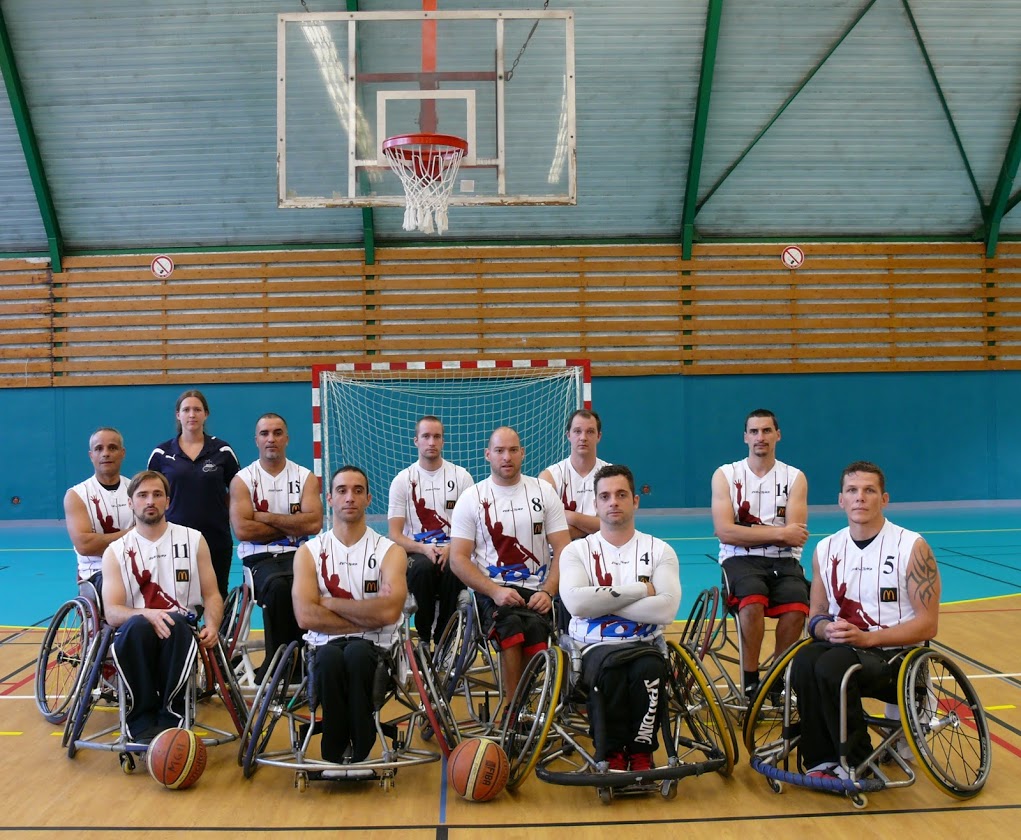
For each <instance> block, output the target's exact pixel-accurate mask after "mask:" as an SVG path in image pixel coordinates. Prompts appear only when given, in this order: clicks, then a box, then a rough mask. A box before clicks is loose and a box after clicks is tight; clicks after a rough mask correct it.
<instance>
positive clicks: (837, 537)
mask: <svg viewBox="0 0 1021 840" xmlns="http://www.w3.org/2000/svg"><path fill="white" fill-rule="evenodd" d="M889 500H890V497H889V494H887V492H886V478H885V477H884V475H883V472H882V470H880V469H879V467H877V466H876V465H875V464H872V463H869V462H867V461H856V462H855V463H853V464H850V465H848V466H847V467H845V468H844V471H843V473H842V474H841V477H840V495H839V496H838V497H837V501H838V503H839V504H840V507H841V508H842V509H843V510H844V512H845V513H846V514H847V527H846V528H844V529H843V530H842V531H839V532H838V533H836V534H834V535H833V536H831V537H827V538H826V539H824V540H822V541H821V542H820V543H819V545H818V546H817V547H816V550H815V556H814V557H813V558H812V569H813V575H812V597H811V611H810V617H809V625H808V627H809V635H810V636H811V637H812V639H813V643H812V644H809V645H806V646H805V647H804V648H802V649H801V650H800V651H799V652H798V653H797V654H796V655H795V657H794V661H793V663H792V666H791V685H792V688H793V689H794V691H795V693H796V696H797V698H798V711H799V714H800V716H801V742H800V745H799V748H800V752H801V759H802V762H803V765H804V767H805V768H806V772H807V773H808V775H810V776H818V777H826V776H835V777H842V776H843V774H844V773H845V772H846V771H845V770H844V766H843V765H841V763H840V760H839V759H840V753H839V745H840V683H841V679H842V678H843V676H844V673H845V672H846V671H847V669H848V668H850V667H851V666H852V665H858V664H860V665H861V666H862V667H861V670H859V671H857V672H855V673H854V674H853V675H852V677H851V679H850V682H849V684H848V687H847V728H848V731H847V762H846V764H847V766H851V767H854V766H856V765H858V764H860V763H861V762H862V761H864V760H865V759H866V758H867V757H868V755H869V753H870V752H871V745H870V739H869V733H868V729H867V727H866V726H865V721H864V713H863V711H862V703H861V698H862V697H863V696H866V697H878V698H880V699H885V700H889V699H890V698H891V697H893V696H894V694H895V693H896V687H897V662H895V661H892V660H894V659H896V658H897V656H898V655H899V654H900V653H901V652H902V651H903V650H904V649H905V648H908V647H913V646H915V645H920V644H922V643H924V642H926V641H928V640H929V639H932V638H933V637H934V636H935V635H936V629H937V625H938V623H939V599H940V578H939V569H938V568H937V566H936V558H935V557H933V554H932V549H931V548H930V547H929V545H928V543H926V541H925V540H924V539H922V537H921V536H920V535H918V534H916V533H914V532H913V531H908V530H906V529H904V528H901V527H899V526H897V525H894V524H893V523H892V522H890V521H889V520H887V519H886V517H885V516H884V513H883V511H884V508H885V507H886V505H887V503H888V502H889ZM898 661H899V660H898Z"/></svg>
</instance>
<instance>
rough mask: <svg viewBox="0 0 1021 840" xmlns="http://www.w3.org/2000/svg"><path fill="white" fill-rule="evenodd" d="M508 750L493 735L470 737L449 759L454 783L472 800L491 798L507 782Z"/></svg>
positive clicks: (449, 769) (449, 768)
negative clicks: (493, 738) (504, 749)
mask: <svg viewBox="0 0 1021 840" xmlns="http://www.w3.org/2000/svg"><path fill="white" fill-rule="evenodd" d="M508 776H510V762H509V761H508V760H507V753H505V752H504V751H503V747H501V746H500V745H499V744H498V743H496V741H493V740H491V739H489V738H466V739H465V740H463V741H462V742H461V743H460V744H458V745H457V746H456V747H454V749H453V750H451V753H450V757H449V758H448V759H447V779H448V780H449V782H450V786H451V787H452V788H453V789H454V790H456V791H457V793H458V794H459V795H460V796H463V797H464V798H465V799H467V800H468V801H469V802H488V801H489V800H490V799H492V798H493V797H494V796H496V795H497V794H498V793H500V791H502V790H503V789H504V788H505V787H506V786H507V778H508Z"/></svg>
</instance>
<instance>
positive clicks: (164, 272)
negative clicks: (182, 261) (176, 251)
mask: <svg viewBox="0 0 1021 840" xmlns="http://www.w3.org/2000/svg"><path fill="white" fill-rule="evenodd" d="M149 268H150V269H152V273H153V276H155V277H159V278H160V279H161V280H165V279H166V278H168V277H169V276H170V275H171V274H173V273H174V261H173V260H172V259H171V258H170V257H168V256H167V255H166V254H160V255H159V256H158V257H153V260H152V262H151V263H149Z"/></svg>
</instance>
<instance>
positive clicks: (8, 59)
mask: <svg viewBox="0 0 1021 840" xmlns="http://www.w3.org/2000/svg"><path fill="white" fill-rule="evenodd" d="M0 73H2V75H3V77H4V83H5V84H6V86H7V96H8V98H9V99H10V101H11V111H13V113H14V123H15V125H16V126H17V128H18V137H20V138H21V148H22V151H23V152H24V154H25V163H26V165H27V167H28V174H29V177H30V178H31V179H32V188H33V189H34V190H35V199H36V203H37V204H38V206H39V215H40V217H42V222H43V229H44V230H45V231H46V242H47V243H48V245H49V252H50V267H51V268H52V269H53V271H55V272H57V273H59V272H61V271H62V270H63V268H62V266H61V258H62V256H63V251H64V241H63V237H61V235H60V223H59V221H58V220H57V211H56V208H55V207H54V206H53V197H52V196H51V195H50V185H49V183H48V182H47V180H46V172H45V170H44V169H43V160H42V155H41V154H40V153H39V144H38V143H37V142H36V139H35V131H34V130H33V129H32V117H31V115H30V114H29V110H28V103H27V102H26V101H25V89H24V88H23V87H22V86H21V76H20V74H19V73H18V67H17V64H16V63H15V61H14V49H13V47H12V46H11V38H10V33H8V31H7V23H6V21H5V20H4V14H3V10H2V9H0Z"/></svg>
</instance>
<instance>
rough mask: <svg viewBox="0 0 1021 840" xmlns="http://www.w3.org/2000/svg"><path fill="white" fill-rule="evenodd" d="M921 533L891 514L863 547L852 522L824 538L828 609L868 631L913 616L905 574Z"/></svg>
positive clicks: (822, 568) (821, 551)
mask: <svg viewBox="0 0 1021 840" xmlns="http://www.w3.org/2000/svg"><path fill="white" fill-rule="evenodd" d="M920 539H921V536H920V535H919V534H916V533H915V532H914V531H908V530H905V529H904V528H901V527H900V526H898V525H894V524H893V523H892V522H890V521H889V520H887V521H886V522H885V523H884V524H883V527H882V530H880V532H879V533H878V534H877V535H876V538H875V539H874V540H872V542H870V543H869V544H868V545H867V546H865V549H864V550H862V549H860V548H858V546H857V545H855V543H854V540H852V539H851V532H850V529H848V528H844V530H842V531H838V532H837V533H836V534H834V535H833V536H831V537H827V538H826V539H824V540H823V541H822V542H820V543H819V545H818V546H817V547H816V556H817V557H818V558H819V575H820V576H821V577H822V583H823V586H824V587H825V588H826V597H827V598H828V599H829V611H830V613H831V614H832V615H835V616H838V617H840V618H843V619H845V620H847V621H849V622H850V623H851V624H853V625H855V626H856V627H858V628H860V629H862V630H865V631H866V632H870V631H872V630H878V629H879V628H882V627H896V626H897V625H898V624H903V623H904V622H905V621H908V620H909V619H912V618H914V617H915V611H914V608H913V607H912V606H911V599H910V598H908V590H907V575H908V568H909V567H910V563H911V551H912V549H913V548H914V546H915V543H916V542H917V541H918V540H920ZM898 647H902V645H898Z"/></svg>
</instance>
